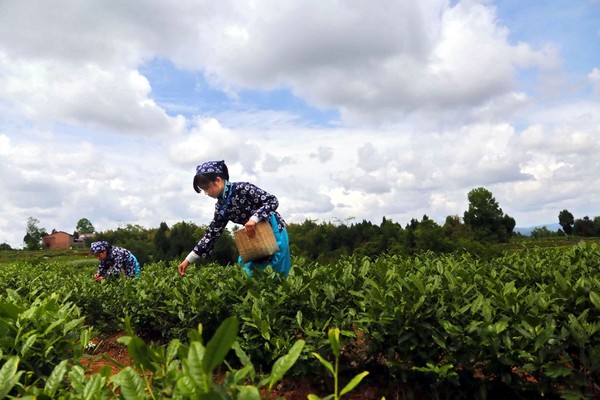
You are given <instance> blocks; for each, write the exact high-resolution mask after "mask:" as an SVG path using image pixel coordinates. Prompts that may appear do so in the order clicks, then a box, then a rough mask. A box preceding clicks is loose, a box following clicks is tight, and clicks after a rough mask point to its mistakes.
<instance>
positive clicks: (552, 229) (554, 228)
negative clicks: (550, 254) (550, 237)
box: [514, 222, 561, 236]
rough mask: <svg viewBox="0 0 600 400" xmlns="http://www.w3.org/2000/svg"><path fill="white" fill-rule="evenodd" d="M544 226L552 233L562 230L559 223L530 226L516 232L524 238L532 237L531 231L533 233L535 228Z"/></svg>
mask: <svg viewBox="0 0 600 400" xmlns="http://www.w3.org/2000/svg"><path fill="white" fill-rule="evenodd" d="M543 226H545V227H546V228H547V229H548V230H549V231H550V232H556V231H557V230H559V229H561V227H560V224H559V223H558V222H557V223H555V224H545V225H536V226H528V227H525V228H515V229H514V232H515V233H517V232H518V233H520V234H521V235H523V236H530V235H531V231H533V230H534V229H535V228H541V227H543Z"/></svg>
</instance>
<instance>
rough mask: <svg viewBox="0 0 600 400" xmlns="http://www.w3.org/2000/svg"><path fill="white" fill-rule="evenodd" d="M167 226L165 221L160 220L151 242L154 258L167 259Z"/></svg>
mask: <svg viewBox="0 0 600 400" xmlns="http://www.w3.org/2000/svg"><path fill="white" fill-rule="evenodd" d="M168 234H169V226H168V225H167V223H166V222H161V223H160V226H159V227H158V229H157V231H156V233H155V234H154V238H153V239H152V243H153V244H154V250H155V254H154V256H155V260H157V261H158V260H168V259H169V247H170V245H169V238H168Z"/></svg>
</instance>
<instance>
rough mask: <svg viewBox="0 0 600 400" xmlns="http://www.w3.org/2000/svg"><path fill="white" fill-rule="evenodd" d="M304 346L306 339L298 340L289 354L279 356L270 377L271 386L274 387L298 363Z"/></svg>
mask: <svg viewBox="0 0 600 400" xmlns="http://www.w3.org/2000/svg"><path fill="white" fill-rule="evenodd" d="M303 348H304V340H298V341H297V342H296V343H294V345H293V346H292V348H291V349H290V351H289V352H288V354H286V355H285V356H283V357H281V358H279V359H278V360H277V361H275V364H273V369H272V370H271V377H270V379H269V387H270V388H272V387H273V385H275V383H277V382H278V381H279V380H280V379H281V378H283V376H284V375H285V373H286V372H287V371H288V370H289V369H290V368H291V367H292V366H293V365H294V364H295V363H296V361H297V360H298V357H300V353H302V349H303Z"/></svg>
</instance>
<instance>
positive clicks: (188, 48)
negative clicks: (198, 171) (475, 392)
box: [0, 0, 600, 246]
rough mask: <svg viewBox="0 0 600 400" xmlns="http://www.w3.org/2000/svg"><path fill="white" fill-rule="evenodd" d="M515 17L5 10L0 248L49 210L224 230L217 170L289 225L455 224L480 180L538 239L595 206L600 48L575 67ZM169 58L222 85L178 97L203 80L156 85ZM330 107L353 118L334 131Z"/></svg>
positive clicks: (270, 6) (428, 4)
mask: <svg viewBox="0 0 600 400" xmlns="http://www.w3.org/2000/svg"><path fill="white" fill-rule="evenodd" d="M576 1H577V0H576ZM577 4H578V5H579V6H581V7H586V4H585V3H577ZM501 7H503V4H502V3H494V2H490V1H487V0H482V1H477V0H461V1H452V2H449V1H447V0H423V1H408V2H406V1H404V2H399V1H393V0H384V1H382V2H377V3H376V4H375V3H373V2H366V1H353V2H322V1H317V0H305V1H287V2H280V1H274V0H260V1H257V2H234V1H231V0H229V1H227V0H225V1H220V2H209V1H200V2H189V1H183V0H174V1H171V2H168V3H167V2H161V1H157V0H150V1H146V2H144V4H143V5H140V4H138V3H136V2H132V1H129V0H124V1H120V2H111V3H106V2H103V1H99V0H92V1H87V2H79V3H74V2H70V3H69V4H68V6H65V5H63V4H60V5H59V4H58V3H56V2H54V1H41V0H38V1H33V2H31V1H29V2H0V49H2V50H0V174H2V176H3V179H2V180H1V181H0V203H1V204H2V208H0V243H1V242H3V241H8V242H9V243H10V244H11V245H13V246H19V245H20V244H21V241H22V240H21V239H22V237H23V236H24V233H25V224H26V220H27V218H28V217H29V216H33V217H36V218H38V219H39V220H40V221H41V225H42V226H43V227H45V228H46V229H49V230H50V229H52V228H56V229H59V230H65V231H72V230H73V229H74V226H75V224H76V222H77V221H78V220H79V219H80V218H82V217H86V218H88V219H90V220H91V221H92V223H93V224H94V226H95V227H96V228H97V229H100V230H102V229H113V228H115V227H116V226H119V225H123V224H129V223H132V224H141V225H143V226H148V227H152V226H158V224H159V223H160V222H162V221H165V222H167V223H168V224H172V223H175V222H178V221H181V220H193V221H195V222H197V223H208V222H209V221H210V218H211V216H212V212H213V200H212V199H209V198H208V197H206V196H198V195H196V193H195V192H194V191H193V190H192V188H191V179H192V177H193V174H194V169H195V167H196V165H198V164H199V163H201V162H203V161H206V160H216V159H224V160H226V161H227V163H228V165H229V168H230V174H231V178H232V180H249V181H252V182H255V183H256V184H258V185H259V186H261V187H263V188H265V189H266V190H269V191H271V192H272V193H274V194H275V195H277V196H278V198H279V199H280V210H281V212H282V214H283V216H284V218H285V219H286V220H288V221H289V222H302V221H303V220H304V219H306V218H314V219H318V220H334V221H335V220H347V219H348V218H356V219H358V220H362V219H368V220H372V221H374V222H376V223H379V222H380V221H381V218H382V217H383V216H386V217H388V218H391V219H393V220H395V221H398V222H400V223H407V222H408V221H410V219H411V218H421V217H422V215H423V214H427V215H429V216H430V217H432V218H434V219H436V220H438V222H443V220H444V218H445V217H446V216H447V215H462V213H463V211H464V210H465V209H466V206H467V200H466V195H467V193H468V191H469V190H470V189H472V188H474V187H479V186H484V187H486V188H488V189H490V190H491V191H492V192H493V193H494V195H495V197H496V198H497V200H498V201H499V202H500V205H501V207H502V208H503V210H504V211H505V212H507V213H508V214H509V215H511V216H513V217H515V218H516V220H517V224H518V225H520V226H526V225H530V224H533V223H542V222H543V223H545V222H553V221H555V220H556V218H555V217H556V216H557V214H558V212H559V211H560V210H562V209H564V208H567V209H569V210H572V211H573V212H582V213H583V212H585V213H587V214H590V213H593V212H594V210H595V207H596V204H597V200H598V199H599V198H600V192H598V190H597V189H596V188H600V181H599V178H598V177H597V173H596V171H598V169H599V168H600V165H598V164H599V162H600V161H598V160H599V159H598V157H597V154H598V151H599V150H600V148H599V146H600V145H599V144H598V143H599V142H598V140H597V137H598V135H599V134H600V109H599V106H598V102H597V96H598V94H599V93H600V89H599V88H600V72H598V67H597V66H598V65H600V63H599V60H598V56H597V55H594V54H597V52H594V51H591V50H593V48H591V49H589V48H588V47H590V46H592V45H590V43H589V42H587V41H586V40H587V39H586V38H582V37H578V38H577V39H578V42H577V44H578V46H579V47H578V48H581V49H582V54H590V56H589V59H590V60H591V61H590V63H592V64H591V66H590V65H588V66H579V65H572V64H571V63H573V62H574V61H573V60H571V59H569V58H567V57H565V56H564V47H561V46H560V45H559V44H557V43H558V41H557V40H556V38H558V37H561V38H562V36H563V35H562V32H553V31H552V29H553V27H552V26H548V29H547V30H545V31H544V32H538V33H536V36H535V37H534V38H533V39H535V40H533V39H532V40H528V37H527V36H522V34H521V32H520V31H519V30H518V29H512V27H511V23H512V20H510V19H508V18H507V19H506V20H504V21H503V20H500V19H499V16H500V15H502V13H501V12H499V10H500V8H501ZM517 8H518V7H517ZM519 10H520V8H519ZM524 10H528V8H527V9H524ZM536 17H538V16H537V15H536ZM531 18H533V16H532V17H531ZM595 39H597V38H595ZM594 43H595V42H594ZM152 60H165V62H166V63H170V64H172V65H174V66H175V67H177V68H181V69H185V70H186V71H187V72H190V73H191V74H197V75H198V76H201V78H199V80H202V82H203V83H204V82H205V81H206V82H208V83H209V85H212V86H211V87H209V88H204V87H202V88H200V89H198V90H195V91H194V90H193V89H190V90H189V93H193V94H192V95H189V94H188V95H186V96H181V97H178V94H179V90H180V88H179V87H178V86H177V85H183V84H185V85H187V84H189V81H186V82H185V83H181V82H179V81H178V80H177V78H178V77H173V79H172V82H174V83H173V84H172V86H169V87H167V88H164V87H162V86H161V85H160V83H161V82H162V81H161V78H165V77H161V76H160V74H159V73H156V74H155V75H156V76H158V78H157V77H156V76H155V77H154V79H155V81H152V80H151V79H150V76H151V74H147V76H145V75H144V73H145V72H144V71H147V70H148V69H151V68H152V65H153V63H152V62H151V61H152ZM577 71H591V72H589V73H586V74H582V73H580V72H577ZM153 72H156V71H153ZM586 79H587V80H586ZM164 81H168V79H165V80H164ZM572 82H579V84H580V85H581V86H579V85H572V84H571V83H572ZM583 82H587V84H588V86H586V87H584V86H583V84H582V83H583ZM153 85H154V86H153ZM192 85H193V83H192ZM590 85H591V86H590ZM590 87H591V88H593V89H594V91H595V95H596V97H590V95H589V93H587V92H590V90H589V88H590ZM584 89H587V92H586V90H584ZM161 90H162V91H164V93H161ZM219 90H221V91H222V92H220V93H219V92H218V91H219ZM263 90H274V91H275V92H277V93H280V92H281V93H284V94H285V93H288V92H291V93H292V94H293V95H294V96H295V97H294V98H292V96H287V97H285V96H282V97H285V99H284V101H282V103H281V104H280V103H279V99H278V98H277V99H276V100H271V101H272V102H273V103H276V104H269V101H267V100H265V98H268V97H269V96H264V97H263V96H262V95H263V94H264V93H263V92H261V91H263ZM210 91H216V92H217V93H218V96H213V97H211V93H207V92H210ZM584 92H586V93H584ZM186 93H187V92H186ZM582 93H583V94H582ZM223 94H226V95H227V96H229V97H227V96H223ZM547 94H551V95H552V96H551V97H550V96H547ZM159 97H160V101H159V100H158V98H159ZM215 99H216V100H215ZM285 100H288V101H290V102H291V103H294V104H300V103H301V106H298V107H297V108H294V107H292V106H289V105H286V104H283V103H285ZM252 101H255V102H254V103H252ZM205 104H209V105H210V107H208V108H206V107H205V108H203V105H205ZM163 107H168V110H165V109H164V108H163ZM207 109H210V110H211V111H206V110H207ZM307 109H308V111H307ZM315 109H316V110H319V109H321V110H333V113H334V114H335V113H339V116H340V120H336V121H327V123H328V124H327V125H326V124H323V126H318V127H315V125H316V124H317V123H315V120H310V119H308V118H305V115H306V114H308V113H310V112H311V111H312V110H315ZM174 110H182V111H181V112H185V113H186V115H187V116H186V117H184V116H182V115H173V111H174ZM193 110H197V111H193ZM192 113H195V114H194V115H192ZM333 118H337V116H336V117H333ZM582 193H585V196H582V195H581V194H582ZM577 217H579V215H577Z"/></svg>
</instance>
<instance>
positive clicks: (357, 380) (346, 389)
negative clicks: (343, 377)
mask: <svg viewBox="0 0 600 400" xmlns="http://www.w3.org/2000/svg"><path fill="white" fill-rule="evenodd" d="M367 375H369V371H364V372H361V373H360V374H358V375H356V376H355V377H354V378H352V380H351V381H350V382H348V384H347V385H346V386H344V388H343V389H342V391H341V392H340V397H342V396H343V395H345V394H346V393H348V392H349V391H351V390H352V389H354V388H355V387H356V385H358V384H359V383H360V381H362V380H363V378H364V377H365V376H367Z"/></svg>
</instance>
